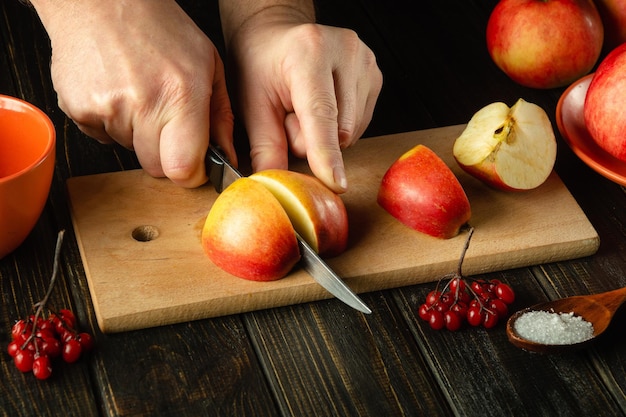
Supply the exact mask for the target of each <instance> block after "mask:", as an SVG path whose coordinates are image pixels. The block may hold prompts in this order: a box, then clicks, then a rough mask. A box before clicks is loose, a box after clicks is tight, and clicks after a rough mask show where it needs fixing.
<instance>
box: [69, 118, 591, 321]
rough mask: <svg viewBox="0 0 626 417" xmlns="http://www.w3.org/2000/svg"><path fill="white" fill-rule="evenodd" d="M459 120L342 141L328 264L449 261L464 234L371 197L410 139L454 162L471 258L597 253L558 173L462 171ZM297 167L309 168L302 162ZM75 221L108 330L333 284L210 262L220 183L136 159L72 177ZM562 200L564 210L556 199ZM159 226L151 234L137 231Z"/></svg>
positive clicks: (377, 266) (501, 263)
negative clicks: (340, 222) (522, 183)
mask: <svg viewBox="0 0 626 417" xmlns="http://www.w3.org/2000/svg"><path fill="white" fill-rule="evenodd" d="M462 129H463V126H462V125H459V126H450V127H446V128H439V129H431V130H425V131H419V132H410V133H406V134H397V135H391V136H386V137H379V138H375V139H368V140H362V141H361V142H360V143H359V144H358V145H356V146H354V147H353V148H351V149H349V150H348V151H347V152H345V162H346V166H347V171H348V180H349V182H350V190H349V191H348V193H346V194H345V195H344V196H343V197H344V201H345V203H346V207H347V209H348V214H349V218H350V227H351V231H352V233H351V242H350V245H349V249H348V250H347V251H346V252H345V253H344V254H342V255H341V256H339V257H337V258H334V259H330V260H328V262H329V264H330V265H331V266H332V267H333V268H334V269H335V270H336V271H337V272H338V273H339V274H340V275H341V276H342V277H344V278H345V280H346V281H347V283H348V284H349V285H351V286H352V287H353V288H354V289H355V290H356V291H358V292H366V291H374V290H380V289H386V288H394V287H399V286H404V285H411V284H415V283H419V282H426V281H430V280H433V279H435V277H437V276H439V275H443V274H444V273H447V272H449V271H451V270H453V269H454V267H455V265H456V263H457V262H458V257H459V253H460V250H461V248H462V246H463V242H464V240H465V237H464V236H463V235H459V236H457V237H456V238H453V239H450V240H440V239H435V238H431V237H429V236H426V235H423V234H421V233H417V232H415V231H413V230H410V229H408V228H406V227H405V226H403V225H402V224H400V223H399V222H397V221H396V220H395V219H394V218H393V217H391V216H390V215H388V214H387V213H386V212H385V211H384V210H382V209H381V208H380V207H379V206H378V205H377V203H376V193H377V190H378V185H379V184H380V180H381V178H382V176H383V174H384V172H385V171H386V169H387V168H388V167H389V165H391V163H392V162H393V161H394V160H395V159H396V158H398V157H399V156H400V155H401V154H402V153H404V152H405V151H406V150H408V149H410V148H411V147H413V146H414V145H415V144H417V143H424V144H427V145H428V146H430V147H431V148H432V149H433V150H435V152H437V153H438V154H439V155H440V156H441V157H442V158H443V159H444V160H445V161H446V162H447V163H448V164H449V165H450V166H451V167H452V168H453V170H454V171H455V173H456V174H457V176H458V177H459V178H460V181H461V183H462V184H463V185H464V187H465V189H466V192H467V193H468V196H469V198H470V202H471V204H472V209H473V215H472V220H471V223H472V224H473V226H474V227H475V228H476V233H475V234H474V238H473V241H472V246H471V250H470V251H469V252H468V255H467V258H466V261H465V264H464V269H465V270H466V271H467V272H468V273H478V272H487V271H494V270H502V269H508V268H515V267H520V266H526V265H533V264H537V263H543V262H550V261H556V260H562V259H571V258H576V257H580V256H585V255H589V254H591V253H594V252H595V250H596V249H597V246H598V237H597V234H596V233H595V230H594V229H593V227H591V225H590V224H589V223H588V221H587V219H586V217H585V215H584V214H583V213H582V211H581V210H580V208H579V207H578V205H577V204H576V202H575V200H574V199H573V198H572V197H571V195H570V194H569V192H568V191H567V189H566V188H565V187H564V186H563V184H562V183H561V181H560V180H559V178H558V177H557V176H556V175H555V174H554V175H552V176H551V177H550V178H549V180H548V181H547V182H546V183H545V184H543V185H542V186H541V187H539V188H538V189H536V190H533V191H531V192H527V193H503V192H499V191H495V190H492V189H490V188H488V187H486V186H484V185H483V184H482V183H480V182H478V181H477V180H475V179H473V178H471V177H469V176H468V175H466V174H465V173H463V172H462V171H461V170H460V169H459V168H458V167H457V166H456V164H455V163H454V161H453V158H452V155H451V143H452V141H453V140H454V139H455V138H456V137H457V136H458V134H459V133H460V132H461V130H462ZM294 168H295V169H300V170H306V168H305V166H304V165H297V166H294ZM68 190H69V197H70V200H71V207H72V214H73V221H74V228H75V231H76V236H77V239H78V242H79V247H80V249H81V254H82V257H83V261H84V264H85V270H86V273H87V278H88V281H89V285H90V289H91V294H92V298H93V301H94V305H95V309H96V313H97V316H98V322H99V324H100V327H101V328H102V329H103V330H104V331H106V332H115V331H123V330H129V329H134V328H141V327H150V326H155V325H160V324H167V323H173V322H180V321H187V320H192V319H197V318H203V317H211V316H220V315H226V314H233V313H238V312H243V311H251V310H257V309H262V308H269V307H276V306H281V305H289V304H294V303H300V302H305V301H311V300H318V299H322V298H328V297H330V295H329V294H328V293H326V292H325V291H324V290H323V289H321V288H320V287H319V286H318V285H317V284H315V283H314V282H313V281H312V280H311V278H310V277H309V276H308V275H307V274H306V273H305V272H303V271H301V270H298V269H296V270H294V272H293V273H292V274H290V275H289V276H288V277H287V278H284V279H282V280H279V281H275V282H270V283H258V282H250V281H246V280H242V279H239V278H236V277H232V276H230V275H229V274H227V273H225V272H223V271H221V270H220V269H218V268H217V267H215V266H214V265H213V264H212V263H211V262H210V261H208V258H206V256H205V255H204V253H203V251H202V248H201V246H200V231H201V227H202V225H203V221H204V217H205V216H206V213H207V212H208V211H209V209H210V206H211V204H212V201H214V199H215V198H216V196H217V195H216V193H215V192H214V191H213V190H212V188H211V187H210V186H205V187H202V188H199V189H195V190H187V189H181V188H179V187H176V186H175V185H173V184H172V183H171V182H169V181H168V180H164V179H154V178H151V177H149V176H148V175H146V174H145V173H143V172H142V171H140V170H135V171H129V172H117V173H110V174H102V175H95V176H87V177H79V178H71V179H69V180H68ZM554 207H559V210H554V209H553V208H554ZM146 226H149V227H154V228H155V229H157V230H158V231H159V236H158V237H157V238H155V239H153V240H151V241H149V242H142V241H137V240H135V239H133V237H132V233H133V231H134V230H136V229H137V228H143V227H146Z"/></svg>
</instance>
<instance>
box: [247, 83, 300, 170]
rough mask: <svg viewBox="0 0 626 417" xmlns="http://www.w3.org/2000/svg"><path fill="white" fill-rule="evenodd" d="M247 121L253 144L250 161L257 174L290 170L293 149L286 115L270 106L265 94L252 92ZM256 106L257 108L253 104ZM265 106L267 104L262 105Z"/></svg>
mask: <svg viewBox="0 0 626 417" xmlns="http://www.w3.org/2000/svg"><path fill="white" fill-rule="evenodd" d="M249 94H251V96H250V97H249V98H248V104H247V105H246V106H245V108H246V109H247V110H248V111H247V112H246V113H245V115H244V117H245V124H246V130H247V132H248V137H249V142H250V159H251V164H252V170H253V171H254V172H257V171H262V170H265V169H271V168H278V169H287V168H288V167H289V156H288V152H289V148H288V144H287V137H286V135H285V127H284V119H285V111H284V110H283V109H282V108H277V107H274V106H272V105H270V104H268V103H271V102H274V101H271V100H270V99H269V98H268V97H267V96H265V94H264V93H263V92H262V91H258V90H256V91H255V90H252V91H250V92H249ZM252 103H255V104H252ZM258 103H263V104H258Z"/></svg>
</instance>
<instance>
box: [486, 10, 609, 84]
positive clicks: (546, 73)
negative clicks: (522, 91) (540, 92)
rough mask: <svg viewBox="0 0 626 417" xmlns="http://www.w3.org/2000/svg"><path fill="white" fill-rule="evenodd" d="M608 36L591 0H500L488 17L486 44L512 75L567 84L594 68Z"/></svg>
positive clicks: (527, 81)
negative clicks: (605, 35)
mask: <svg viewBox="0 0 626 417" xmlns="http://www.w3.org/2000/svg"><path fill="white" fill-rule="evenodd" d="M603 38H604V28H603V25H602V20H601V19H600V15H599V13H598V10H597V8H596V6H595V5H594V3H593V1H592V0H501V1H500V2H499V3H498V4H497V5H496V7H495V8H494V9H493V11H492V12H491V15H490V17H489V21H488V23H487V49H488V51H489V54H490V55H491V58H492V59H493V61H494V62H495V63H496V65H497V66H498V67H499V68H500V69H501V70H502V71H504V73H506V74H507V75H508V76H509V77H510V78H511V79H512V80H513V81H515V82H517V83H519V84H522V85H524V86H527V87H532V88H555V87H561V86H564V85H568V84H570V83H571V82H573V81H575V80H577V79H579V78H580V77H582V76H583V75H586V74H587V73H589V72H590V71H591V69H592V68H593V66H594V65H595V63H596V61H597V60H598V57H599V56H600V52H601V51H602V42H603Z"/></svg>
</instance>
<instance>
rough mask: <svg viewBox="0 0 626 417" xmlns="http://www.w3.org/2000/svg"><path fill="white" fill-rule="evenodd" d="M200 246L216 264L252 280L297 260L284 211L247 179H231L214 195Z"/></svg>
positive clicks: (268, 277)
mask: <svg viewBox="0 0 626 417" xmlns="http://www.w3.org/2000/svg"><path fill="white" fill-rule="evenodd" d="M202 247H203V249H204V251H205V253H206V255H207V256H208V257H209V259H210V260H211V261H212V262H213V263H214V264H215V265H217V266H218V267H219V268H221V269H223V270H224V271H226V272H228V273H230V274H232V275H235V276H238V277H240V278H244V279H248V280H252V281H272V280H277V279H280V278H282V277H284V276H286V275H287V274H288V273H289V272H290V271H291V270H292V268H293V267H294V265H295V264H296V263H297V262H298V261H299V260H300V249H299V248H298V241H297V239H296V235H295V233H294V229H293V227H292V225H291V221H290V220H289V217H288V216H287V213H286V212H285V210H284V209H283V208H282V206H281V204H280V203H279V202H278V200H277V199H276V198H275V197H274V196H273V195H272V193H271V192H269V191H268V190H267V189H266V188H265V186H263V185H262V184H260V183H259V182H257V181H254V180H251V179H249V178H240V179H238V180H236V181H235V182H233V183H232V184H231V185H230V186H229V187H227V188H226V189H225V190H224V191H223V192H222V193H221V194H220V195H219V196H218V198H217V199H216V200H215V202H214V203H213V206H212V207H211V210H210V211H209V214H208V215H207V218H206V221H205V223H204V227H203V229H202Z"/></svg>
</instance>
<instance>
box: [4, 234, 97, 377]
mask: <svg viewBox="0 0 626 417" xmlns="http://www.w3.org/2000/svg"><path fill="white" fill-rule="evenodd" d="M64 234H65V231H64V230H61V231H60V232H59V234H58V237H57V243H56V248H55V251H54V266H53V270H52V277H51V278H50V284H49V285H48V291H47V292H46V295H45V296H44V297H43V299H42V300H41V301H39V302H38V303H36V304H35V305H34V306H33V309H34V310H35V313H34V314H32V315H30V316H29V317H28V318H27V319H22V320H18V321H17V322H15V324H14V325H13V327H12V328H11V342H9V346H8V347H7V351H8V353H9V355H10V356H11V357H12V358H13V362H14V363H15V366H16V367H17V369H19V370H20V371H22V372H31V371H32V372H33V375H35V377H36V378H37V379H48V378H49V377H50V375H52V359H55V358H57V357H61V358H62V359H63V360H64V361H65V362H67V363H73V362H76V361H77V360H78V359H79V358H80V356H81V354H82V353H83V352H87V351H90V350H92V349H93V347H94V341H93V338H92V337H91V335H90V334H89V333H84V332H79V331H78V330H77V327H76V317H75V316H74V313H72V311H71V310H67V309H63V310H59V311H58V312H51V311H49V312H48V316H47V317H43V312H44V309H46V311H48V310H49V309H47V307H46V305H47V303H48V299H49V298H50V295H51V294H52V290H53V289H54V283H55V282H56V278H57V276H58V273H59V257H60V254H61V245H62V244H63V236H64Z"/></svg>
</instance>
